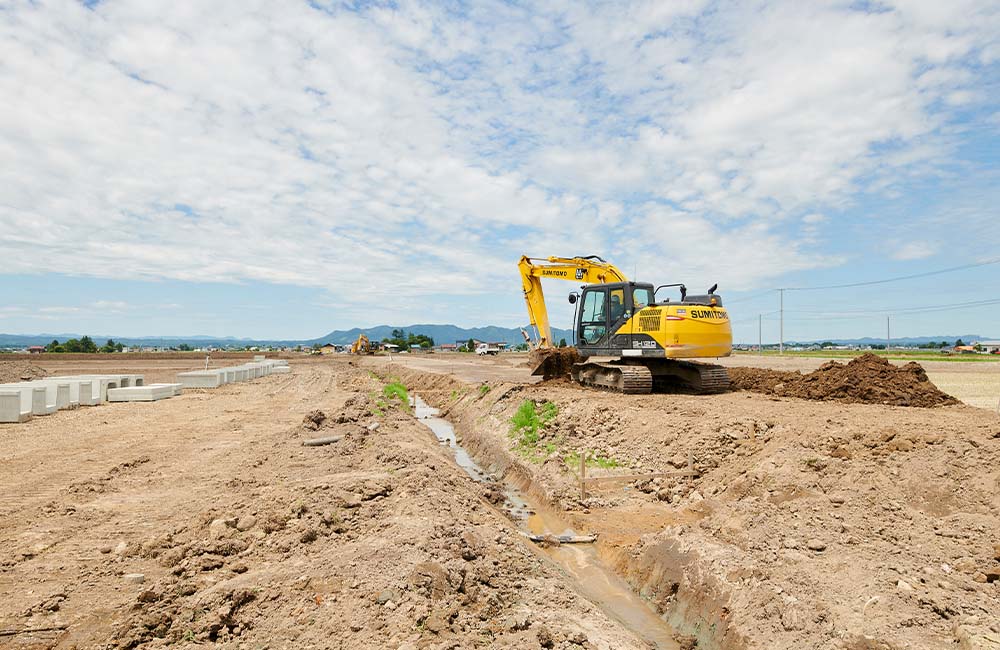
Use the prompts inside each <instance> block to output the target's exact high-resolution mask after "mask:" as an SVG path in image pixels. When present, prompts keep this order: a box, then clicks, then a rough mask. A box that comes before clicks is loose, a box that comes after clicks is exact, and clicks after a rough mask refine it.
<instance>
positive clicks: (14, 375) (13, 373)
mask: <svg viewBox="0 0 1000 650" xmlns="http://www.w3.org/2000/svg"><path fill="white" fill-rule="evenodd" d="M48 374H49V373H48V372H47V371H46V370H45V369H44V368H39V367H38V366H36V365H33V364H31V363H28V362H27V361H0V384H8V383H13V382H18V381H31V380H32V379H41V378H42V377H45V376H46V375H48Z"/></svg>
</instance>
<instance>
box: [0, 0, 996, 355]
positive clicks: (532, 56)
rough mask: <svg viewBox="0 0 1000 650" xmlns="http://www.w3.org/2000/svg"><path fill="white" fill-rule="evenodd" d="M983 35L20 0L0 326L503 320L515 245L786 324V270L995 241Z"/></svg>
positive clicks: (303, 326)
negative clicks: (715, 296)
mask: <svg viewBox="0 0 1000 650" xmlns="http://www.w3.org/2000/svg"><path fill="white" fill-rule="evenodd" d="M998 59H1000V9H998V6H997V4H996V3H995V2H987V1H978V2H977V1H961V0H959V1H955V2H948V3H941V2H930V1H926V2H921V1H916V0H912V1H911V0H900V1H898V2H869V3H850V2H809V3H802V2H795V1H791V0H789V1H779V2H753V3H749V2H707V1H701V0H690V1H677V2H669V3H664V2H622V3H593V4H591V3H585V2H564V3H560V2H553V3H545V4H544V6H539V5H538V3H508V2H476V3H468V4H458V3H421V2H393V3H339V2H318V1H317V2H311V3H308V2H302V3H294V2H288V3H273V2H252V1H250V2H247V1H242V2H212V3H189V4H187V5H177V4H176V3H168V2H156V1H146V2H138V1H125V0H103V1H101V2H96V3H94V2H89V3H80V2H76V1H70V0H64V1H50V0H43V1H40V2H28V1H21V0H14V1H13V2H8V3H5V4H4V5H2V6H0V96H3V97H4V102H2V103H0V156H2V159H3V161H4V163H5V164H4V165H2V166H0V259H3V262H4V263H3V266H2V267H0V271H2V274H3V276H4V277H3V278H2V283H0V287H2V288H0V331H3V332H8V333H35V332H43V331H45V332H81V333H87V332H93V333H101V334H109V335H124V336H138V335H185V334H207V335H216V336H223V335H233V336H243V337H258V338H310V337H316V336H320V335H322V334H324V333H326V332H328V331H330V330H332V329H347V328H350V327H353V326H361V327H363V326H368V325H376V324H382V323H390V324H408V323H416V322H437V323H454V324H457V325H461V326H476V325H486V324H496V325H506V326H515V325H520V324H523V323H524V321H525V320H526V316H525V309H524V305H523V301H522V299H521V296H520V284H519V281H518V278H517V274H516V266H515V265H516V261H517V259H518V258H519V257H520V255H521V254H524V253H527V254H530V255H535V256H547V255H574V254H598V255H601V256H603V257H605V258H607V259H609V260H611V261H613V262H614V263H616V264H618V265H619V266H620V267H621V268H623V269H624V270H626V271H628V272H630V273H631V272H633V271H634V272H635V274H636V278H637V279H639V280H649V281H653V282H657V283H666V282H677V281H680V282H685V283H686V284H687V285H688V286H689V287H692V288H699V289H700V288H702V287H704V288H707V286H708V285H710V284H713V283H716V282H718V283H719V286H720V292H721V293H722V295H723V296H724V298H725V299H726V300H727V303H728V305H729V308H730V311H731V314H732V317H733V319H734V326H735V332H736V338H737V339H738V340H752V339H755V338H756V332H757V324H756V318H757V316H758V314H765V318H766V319H767V320H765V321H764V322H765V339H768V340H776V338H777V321H776V320H774V315H773V314H771V313H770V312H773V311H774V310H776V309H777V294H776V293H775V292H773V291H769V290H771V289H774V288H776V287H804V286H820V285H831V284H847V283H853V282H861V281H866V280H875V279H882V278H891V277H897V276H906V275H912V274H918V273H923V272H927V271H933V270H937V269H945V268H951V267H955V266H960V265H965V264H972V263H977V262H985V261H990V260H993V259H996V258H998V257H1000V246H998V245H997V241H998V238H1000V226H998V224H1000V214H998V211H1000V210H998V208H997V206H998V205H1000V182H998V181H1000V167H998V164H997V162H998V157H1000V146H998V145H1000V106H998V102H997V97H998V96H1000V92H998V90H1000V88H998V86H1000V74H998V70H1000V66H998ZM571 288H572V285H570V284H568V283H565V284H564V286H560V284H558V283H555V284H552V285H548V286H547V287H546V290H547V292H548V294H549V295H550V297H551V301H550V311H551V312H552V316H553V321H554V323H555V324H557V325H560V326H566V325H568V324H569V321H570V319H571V315H572V310H571V308H570V307H569V306H568V305H567V303H566V302H565V300H564V294H565V293H567V292H568V291H569V290H570V289H571ZM989 299H1000V264H988V265H984V266H978V267H975V268H972V269H965V270H962V271H956V272H953V273H947V274H940V275H935V276H930V277H926V278H921V279H918V280H909V281H901V282H897V283H890V284H884V285H875V286H872V287H861V288H855V289H849V290H831V291H823V292H819V291H817V292H795V293H794V294H786V305H785V306H786V309H787V310H788V313H787V319H786V327H785V334H786V338H788V339H808V338H835V337H854V336H865V335H872V336H882V335H883V334H884V331H885V317H886V315H887V314H890V317H891V318H892V320H893V331H894V334H895V335H899V336H907V335H930V334H946V333H968V332H972V333H982V334H985V335H991V336H1000V303H995V304H975V305H972V304H969V303H982V302H983V301H987V300H989ZM925 305H926V306H928V307H935V306H942V305H964V306H962V307H956V308H954V309H950V308H946V309H936V310H934V311H923V310H921V309H920V308H921V307H923V306H925Z"/></svg>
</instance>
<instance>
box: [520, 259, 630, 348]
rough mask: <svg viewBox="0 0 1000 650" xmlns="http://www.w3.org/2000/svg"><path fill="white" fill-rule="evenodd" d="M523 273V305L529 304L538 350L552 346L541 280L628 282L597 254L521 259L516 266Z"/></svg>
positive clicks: (591, 282)
mask: <svg viewBox="0 0 1000 650" xmlns="http://www.w3.org/2000/svg"><path fill="white" fill-rule="evenodd" d="M517 267H518V269H519V270H520V271H521V284H522V287H523V289H524V302H525V303H526V304H527V305H528V320H529V322H530V323H531V326H532V327H533V328H535V330H536V331H537V333H538V341H536V342H534V343H533V347H534V348H535V349H544V348H551V347H553V344H552V327H551V326H550V325H549V312H548V309H547V308H546V307H545V294H544V292H543V291H542V278H552V279H555V280H568V281H570V282H578V283H580V284H603V283H606V282H628V278H626V277H625V274H624V273H622V272H621V271H620V270H619V269H618V267H616V266H615V265H614V264H611V263H609V262H605V261H604V260H603V259H601V258H600V257H597V256H596V255H591V256H588V257H546V258H537V257H528V256H526V255H525V256H522V257H521V261H520V262H518V264H517Z"/></svg>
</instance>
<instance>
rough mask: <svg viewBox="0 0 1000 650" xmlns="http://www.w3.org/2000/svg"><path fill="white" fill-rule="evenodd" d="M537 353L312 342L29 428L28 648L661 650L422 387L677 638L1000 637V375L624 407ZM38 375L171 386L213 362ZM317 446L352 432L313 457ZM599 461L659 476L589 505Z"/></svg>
mask: <svg viewBox="0 0 1000 650" xmlns="http://www.w3.org/2000/svg"><path fill="white" fill-rule="evenodd" d="M765 359H766V361H767V363H768V365H773V364H774V363H776V362H775V361H774V358H773V357H770V358H765ZM525 361H526V358H525V357H520V356H518V355H501V356H499V357H496V358H487V359H482V358H476V357H473V356H472V355H458V354H453V355H399V356H395V355H394V356H393V357H392V358H391V359H389V358H388V357H384V356H371V357H363V358H358V357H349V356H346V355H338V356H336V357H332V358H331V357H295V358H293V359H291V361H290V363H291V366H292V374H290V375H286V376H273V377H268V378H263V379H259V380H256V381H253V382H250V383H245V384H236V385H228V386H224V387H221V388H219V389H215V390H204V391H186V392H185V393H184V394H183V395H181V396H179V397H176V398H172V399H169V400H165V401H162V402H156V403H152V404H136V403H124V404H107V405H103V406H100V407H93V408H81V409H78V410H74V411H61V412H59V413H56V414H53V415H51V416H47V417H43V418H35V419H33V420H31V421H29V422H26V423H23V424H12V425H2V426H0V647H12V648H50V647H53V648H54V647H58V648H72V647H76V648H134V647H143V648H145V647H150V648H152V647H166V646H167V645H179V646H181V647H183V646H184V645H191V644H209V643H215V644H222V645H224V646H226V647H234V648H248V649H253V650H263V649H264V648H310V647H314V648H345V649H346V648H407V649H409V648H441V649H444V648H474V647H483V648H563V649H567V648H578V647H579V648H606V649H609V650H610V649H612V648H614V649H627V648H637V649H638V648H645V647H648V644H647V643H646V642H645V641H644V640H643V639H642V638H641V637H640V636H637V635H636V634H635V630H630V629H629V626H628V625H627V624H626V623H623V622H622V620H621V619H620V618H618V617H616V616H615V615H614V614H613V613H609V612H608V611H607V609H606V608H604V607H602V606H601V604H600V602H595V601H594V599H588V598H587V597H584V596H583V595H581V593H582V590H581V589H580V588H579V585H578V584H576V583H575V582H574V579H573V576H572V575H571V574H570V573H569V572H567V571H566V570H565V569H564V568H563V567H562V566H561V565H560V564H559V562H558V561H556V560H557V558H555V556H554V554H553V551H552V548H541V547H539V546H536V545H535V544H533V543H531V542H529V541H527V540H526V539H525V538H524V537H523V536H522V535H521V534H519V533H520V531H519V529H518V526H517V524H516V523H515V522H514V521H512V520H511V518H510V517H509V516H508V515H507V513H506V512H505V511H504V509H503V507H502V506H503V503H502V501H503V499H502V497H501V498H499V499H498V498H497V491H498V489H497V488H498V485H492V484H490V483H489V482H487V483H479V482H476V481H473V480H472V479H470V478H469V477H468V475H467V474H466V473H465V472H463V471H462V469H461V468H459V467H458V466H457V465H456V464H455V462H454V458H453V456H452V454H451V453H450V452H449V450H448V449H446V448H444V447H442V446H441V445H440V444H439V443H438V441H437V440H436V439H435V438H434V436H433V435H432V434H431V433H430V432H429V430H428V429H427V428H426V427H424V425H423V424H422V423H421V422H419V421H418V420H416V419H414V417H413V416H412V414H411V412H410V410H409V409H408V408H407V407H406V405H404V404H403V403H402V402H401V401H400V400H399V399H398V395H397V394H395V393H393V392H392V391H391V390H388V391H387V389H386V386H387V385H388V384H390V383H391V382H392V381H393V380H395V379H398V380H399V381H400V382H401V383H402V384H405V386H406V387H407V389H408V390H409V391H410V393H414V394H417V395H420V396H421V397H422V398H423V399H424V400H426V401H427V402H429V403H430V404H432V405H433V406H436V407H438V408H440V409H441V410H442V416H443V417H446V418H448V419H449V420H450V421H451V422H452V423H453V424H454V425H455V428H456V431H457V433H458V435H459V436H460V439H461V443H462V445H463V446H464V447H465V449H466V450H467V451H468V452H469V453H470V454H471V455H472V456H473V457H474V458H475V459H476V460H477V461H478V463H479V465H481V466H482V467H483V468H485V469H486V470H488V471H489V472H491V473H492V474H493V475H494V476H495V477H496V478H498V479H501V480H502V481H506V483H507V484H516V485H517V486H519V487H520V488H521V489H522V490H523V491H524V492H525V493H526V494H530V495H532V496H533V497H534V498H535V499H536V501H537V502H538V503H539V504H542V505H544V506H546V507H548V508H550V509H551V513H552V514H553V516H554V517H556V518H558V519H559V520H561V521H564V522H565V523H566V524H567V526H568V527H571V528H572V529H573V530H574V531H576V532H579V533H581V534H588V533H593V534H596V535H597V543H596V548H597V552H598V554H599V556H600V558H601V559H602V561H603V562H605V563H606V564H607V565H608V566H610V567H612V568H613V569H614V570H615V571H617V572H618V573H619V574H620V575H621V576H623V577H624V578H625V579H626V580H627V582H628V583H629V584H630V585H631V587H632V588H633V589H634V590H635V591H636V592H637V593H639V594H640V595H641V596H642V598H644V599H645V600H646V601H647V602H648V603H649V605H650V606H651V607H653V608H654V609H655V611H656V612H657V613H659V614H661V615H662V616H663V618H664V619H666V620H669V622H670V623H671V624H672V625H673V626H674V628H675V630H676V645H675V646H673V647H684V648H694V647H698V648H726V649H728V648H789V649H791V648H796V649H798V648H845V649H852V650H860V649H863V648H879V649H897V648H898V649H902V648H954V647H964V648H1000V622H998V621H1000V615H998V613H1000V416H998V414H997V413H996V411H995V400H994V401H993V403H992V404H991V402H990V400H991V399H992V397H991V396H990V395H989V392H990V391H991V390H993V389H992V388H982V384H984V383H985V384H987V386H990V385H992V386H995V383H993V384H990V382H996V379H997V372H998V370H997V369H998V368H1000V366H995V365H994V364H957V363H948V364H947V368H940V369H938V368H937V367H936V366H935V364H934V363H928V364H925V366H926V367H927V370H928V375H929V376H930V378H931V380H932V381H933V382H935V383H937V384H938V386H939V387H941V388H942V389H944V390H945V391H947V392H949V393H951V394H953V395H955V396H956V397H958V398H959V399H962V400H964V401H966V402H969V403H978V404H980V405H981V406H984V407H990V406H991V405H992V406H993V407H994V408H993V409H990V408H977V407H973V406H969V405H968V403H967V404H959V405H954V406H945V407H940V408H930V409H924V408H908V407H888V406H882V405H873V404H844V403H837V402H816V401H808V400H802V399H795V398H786V397H780V396H774V395H763V394H759V393H751V392H731V393H727V394H723V395H713V396H698V395H635V396H619V395H614V394H610V393H604V392H599V391H595V390H584V389H581V388H578V387H576V386H574V385H571V384H569V383H567V382H564V381H552V382H545V383H536V382H537V378H531V377H529V375H528V369H527V368H526V367H524V363H525ZM754 361H756V360H755V359H754V358H752V357H735V358H733V359H730V360H727V363H734V364H736V363H738V364H746V365H763V364H756V363H754ZM762 361H763V360H762ZM779 361H780V363H782V364H786V363H796V364H801V368H802V369H806V370H810V369H813V368H815V367H817V366H818V365H819V364H820V363H822V360H817V359H795V360H794V361H792V360H785V359H780V360H779ZM35 363H36V364H37V365H39V366H41V367H42V368H43V369H45V370H49V371H55V373H56V374H71V373H90V372H98V371H99V370H98V368H109V369H110V366H112V365H113V366H114V370H115V371H128V372H133V373H145V374H147V380H148V381H150V382H152V381H162V380H165V379H167V378H169V376H170V375H171V374H172V373H175V372H177V371H179V370H189V369H194V368H197V367H199V364H198V363H193V362H192V361H191V360H181V361H178V362H172V361H169V360H134V361H114V360H103V361H96V360H95V361H89V360H81V361H58V362H56V361H49V360H39V361H36V362H35ZM56 363H58V366H57V367H56V365H55V364H56ZM49 366H52V367H49ZM980 366H988V367H985V368H983V367H980ZM967 368H968V369H967ZM949 381H950V382H952V383H949ZM963 386H964V387H966V388H963ZM997 392H1000V391H995V390H994V392H993V395H996V394H997ZM526 401H527V402H528V403H529V404H536V405H537V412H538V413H545V416H544V417H543V418H542V419H541V420H540V422H539V427H538V430H537V434H538V435H537V437H536V439H528V440H529V441H528V442H526V441H525V440H526V437H525V436H524V435H523V433H524V432H523V431H514V432H513V433H512V425H511V421H512V418H514V417H515V414H516V413H517V412H518V411H519V410H522V409H523V408H524V405H525V402H526ZM547 403H551V404H553V405H554V406H553V407H545V404H547ZM316 411H322V413H323V414H324V415H325V417H320V416H318V415H317V414H316V413H315V412H316ZM306 416H310V417H309V418H306ZM304 418H306V421H305V424H304ZM317 437H335V438H336V439H337V440H338V441H337V442H335V443H333V444H329V445H324V446H316V447H305V446H303V445H302V443H303V441H304V440H308V439H312V438H317ZM532 438H535V437H532ZM581 455H583V456H584V457H585V458H588V459H589V461H585V462H586V463H587V469H586V472H587V474H588V476H590V477H591V478H595V477H596V478H600V477H613V476H621V475H632V476H635V475H639V476H640V478H628V479H623V480H617V481H615V480H612V481H604V482H595V483H591V484H589V485H588V488H587V494H585V495H584V494H581V490H580V484H579V481H578V476H577V472H578V471H579V458H580V456H581ZM689 470H694V472H695V475H694V476H686V475H681V474H683V473H685V472H688V471H689ZM651 472H658V473H661V474H665V476H661V477H657V478H643V477H642V475H645V474H648V473H651ZM499 485H500V486H501V487H502V484H499ZM553 532H558V531H553ZM32 630H36V631H34V632H32ZM661 647H667V646H661Z"/></svg>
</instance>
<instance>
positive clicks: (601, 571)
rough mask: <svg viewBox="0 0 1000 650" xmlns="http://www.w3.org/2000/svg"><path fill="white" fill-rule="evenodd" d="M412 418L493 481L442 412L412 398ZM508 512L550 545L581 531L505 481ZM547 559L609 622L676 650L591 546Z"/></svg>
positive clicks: (469, 468) (667, 632)
mask: <svg viewBox="0 0 1000 650" xmlns="http://www.w3.org/2000/svg"><path fill="white" fill-rule="evenodd" d="M412 401H413V404H412V406H413V409H414V414H415V415H416V417H417V419H418V420H419V421H420V422H421V423H422V424H424V425H425V426H426V427H427V428H428V429H430V430H431V432H433V433H434V436H435V437H436V438H437V439H438V441H439V442H440V443H441V444H442V445H444V446H446V447H448V448H449V449H450V450H451V451H452V453H453V455H454V459H455V463H456V464H458V466H459V467H461V468H462V469H463V470H464V471H465V472H466V473H467V474H468V475H469V477H470V478H472V479H473V480H474V481H478V482H493V481H494V480H495V479H494V478H493V477H492V476H491V475H490V474H489V473H488V472H487V471H485V470H484V469H483V468H482V467H481V466H480V465H479V464H478V463H477V462H476V461H475V460H474V459H473V458H472V456H471V455H470V454H469V452H468V451H467V450H466V449H465V448H464V447H463V446H462V445H461V444H460V443H459V442H458V440H457V437H456V435H455V429H454V427H453V426H452V424H451V422H449V421H448V420H446V419H444V418H441V417H438V410H437V409H436V408H433V407H431V406H429V405H428V404H427V403H426V402H424V400H422V399H421V398H420V397H419V396H414V397H413V398H412ZM500 485H501V486H502V489H503V494H504V499H505V500H504V504H503V505H504V508H505V509H506V510H507V511H508V512H509V513H510V515H511V517H512V518H513V519H514V521H515V522H517V524H518V527H519V528H520V529H521V531H522V532H523V533H524V534H526V535H531V536H535V537H539V536H540V537H544V538H548V539H552V538H558V537H560V536H562V537H566V538H573V537H576V536H578V535H579V533H580V531H576V530H573V528H572V527H571V526H570V525H569V524H568V523H566V522H565V521H563V520H562V519H560V518H559V516H558V515H557V514H556V513H555V512H553V511H552V510H550V509H549V508H548V507H547V506H546V505H545V504H543V503H540V502H538V500H537V499H536V498H535V497H534V496H532V495H531V493H530V491H523V490H522V489H521V488H520V487H519V486H518V485H515V484H514V483H513V482H511V481H501V482H500ZM542 548H543V550H544V552H545V554H546V555H547V556H548V557H549V558H550V559H551V560H552V561H554V562H555V563H556V564H557V565H558V566H559V567H561V568H562V569H563V571H565V573H566V575H568V576H569V578H570V579H571V581H572V583H573V585H574V587H575V588H576V591H577V592H578V593H580V594H581V595H583V596H584V597H586V598H587V599H588V600H590V601H591V602H592V603H594V604H595V605H597V606H598V607H600V608H601V610H603V611H604V612H605V613H606V614H607V615H608V616H609V617H610V618H612V619H614V620H617V621H618V622H619V623H621V624H622V625H623V626H624V627H625V628H626V629H628V630H630V631H631V632H632V633H634V634H635V635H637V636H638V637H640V638H641V639H642V640H643V641H645V642H646V643H648V644H649V645H650V647H652V648H659V649H664V650H666V649H675V648H679V647H680V645H679V644H678V643H677V641H676V640H675V638H674V637H675V633H674V630H673V628H672V627H671V626H670V625H669V624H667V623H666V621H664V620H663V619H662V618H660V616H658V615H657V613H656V611H655V610H654V609H653V608H652V606H651V605H650V604H649V603H647V602H645V601H643V600H642V599H641V598H640V597H639V596H638V595H637V594H636V593H635V592H633V591H632V589H631V588H630V587H629V585H628V583H626V582H625V581H624V580H623V579H622V578H621V577H619V576H618V575H617V574H616V573H615V572H614V571H613V570H612V569H611V568H610V567H609V566H607V565H606V564H605V563H604V561H603V559H602V558H601V557H600V555H599V553H598V552H597V550H596V549H595V548H594V546H593V545H591V544H577V543H573V544H559V543H551V544H545V545H543V546H542Z"/></svg>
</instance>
